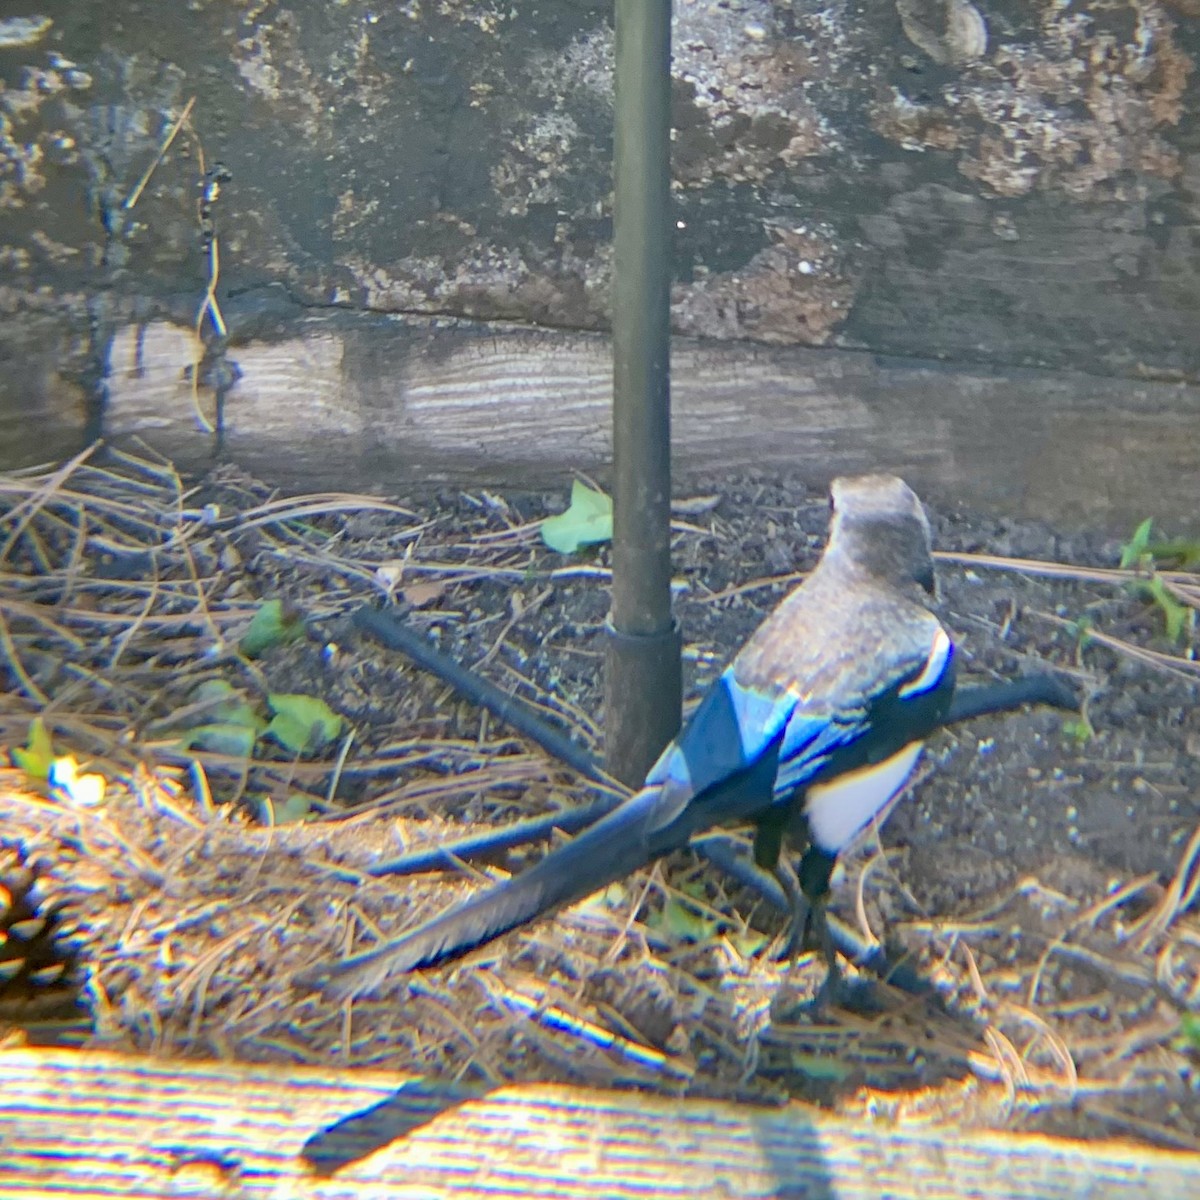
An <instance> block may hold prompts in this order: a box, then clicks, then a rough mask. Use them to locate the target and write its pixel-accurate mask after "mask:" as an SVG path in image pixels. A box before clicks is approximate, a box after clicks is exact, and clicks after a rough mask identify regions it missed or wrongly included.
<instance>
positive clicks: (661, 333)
mask: <svg viewBox="0 0 1200 1200" xmlns="http://www.w3.org/2000/svg"><path fill="white" fill-rule="evenodd" d="M616 42H617V53H616V146H615V154H614V184H615V215H614V232H613V237H614V272H615V278H614V282H613V467H614V481H613V505H614V513H613V589H612V612H611V614H610V618H609V630H608V634H609V640H608V657H607V663H606V669H605V687H604V728H605V740H606V755H605V759H606V764H605V765H606V766H607V768H608V770H609V771H610V772H611V773H612V774H613V775H615V776H617V778H619V779H621V780H623V781H624V782H626V783H628V784H631V785H636V784H638V783H640V782H641V781H642V779H643V778H644V777H645V773H646V771H647V769H648V768H649V767H650V765H651V764H652V763H653V762H654V759H655V758H656V757H657V756H658V753H659V751H660V750H661V749H662V747H663V746H664V745H665V744H666V743H667V742H668V741H669V740H670V739H671V738H672V737H673V736H674V734H675V733H676V731H677V730H678V728H679V714H680V707H681V702H682V684H681V674H680V661H679V656H680V638H679V631H678V628H677V627H676V625H675V622H674V620H673V619H672V616H671V555H670V521H671V421H670V383H669V377H668V369H669V354H670V328H669V320H670V312H669V305H670V281H671V280H670V264H671V212H670V200H671V0H616Z"/></svg>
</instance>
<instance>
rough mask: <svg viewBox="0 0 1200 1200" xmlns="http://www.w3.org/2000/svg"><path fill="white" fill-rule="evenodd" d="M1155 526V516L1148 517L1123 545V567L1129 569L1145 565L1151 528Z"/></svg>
mask: <svg viewBox="0 0 1200 1200" xmlns="http://www.w3.org/2000/svg"><path fill="white" fill-rule="evenodd" d="M1153 526H1154V518H1153V517H1147V518H1146V519H1145V520H1144V521H1143V522H1142V523H1141V524H1140V525H1139V526H1138V527H1137V529H1135V530H1134V531H1133V537H1131V538H1130V539H1129V541H1127V542H1126V543H1125V545H1123V546H1122V547H1121V569H1122V570H1125V571H1128V570H1131V569H1133V568H1135V567H1140V566H1142V565H1143V562H1144V560H1145V559H1146V557H1147V550H1148V548H1149V546H1150V530H1151V529H1152V528H1153Z"/></svg>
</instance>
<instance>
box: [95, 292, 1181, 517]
mask: <svg viewBox="0 0 1200 1200" xmlns="http://www.w3.org/2000/svg"><path fill="white" fill-rule="evenodd" d="M190 353H191V351H190V341H189V332H188V331H187V330H185V329H183V328H181V327H178V326H173V325H170V324H167V323H165V322H157V323H153V324H151V325H149V326H145V327H133V326H127V327H125V328H123V329H121V330H119V331H118V333H117V335H116V338H115V340H114V343H113V348H112V353H111V355H110V366H111V377H110V381H109V386H110V399H109V409H108V417H107V422H106V430H107V432H108V433H110V434H115V435H118V436H119V435H122V434H130V433H141V434H144V435H146V436H148V437H151V438H152V440H153V442H154V444H155V445H157V446H160V447H161V448H162V449H164V450H165V451H167V452H168V453H171V454H173V455H177V456H180V457H182V458H183V459H184V460H187V459H189V458H190V459H192V460H193V461H194V460H196V459H198V458H200V457H207V456H208V455H209V454H210V453H211V450H212V443H211V439H208V438H206V437H204V436H203V435H201V434H200V433H199V431H198V430H197V425H196V419H195V414H194V411H193V406H192V400H191V390H190V387H189V386H188V384H187V382H186V380H185V379H184V376H183V368H184V366H185V365H186V363H187V362H188V361H189V355H190ZM672 353H673V358H672V372H673V384H672V393H673V430H672V436H673V440H674V445H675V458H676V463H677V467H678V472H679V477H680V480H681V481H683V482H684V485H685V486H686V481H688V480H692V481H695V480H700V481H702V482H706V483H708V484H709V485H711V486H715V487H719V478H720V476H721V475H722V474H723V473H727V472H731V471H740V470H746V469H750V468H754V469H757V468H763V469H766V470H771V471H775V472H784V471H795V472H799V473H801V474H802V475H803V476H804V477H805V478H806V479H809V480H811V482H812V484H813V485H814V486H817V487H821V486H823V485H824V484H825V483H826V482H828V480H829V479H830V478H831V477H832V476H833V475H836V474H839V473H842V472H846V471H857V470H862V469H867V468H871V469H889V470H894V471H896V472H898V473H900V474H902V475H903V476H904V477H905V478H907V479H909V480H910V481H911V482H912V483H913V484H914V486H916V487H918V488H919V489H920V490H921V491H922V494H928V495H929V496H930V497H931V498H933V499H935V500H936V499H938V498H943V499H950V498H952V499H954V500H958V501H962V502H965V503H967V504H970V505H973V506H975V507H978V508H981V509H992V510H995V511H999V512H1002V513H1004V512H1007V513H1016V514H1020V515H1036V516H1042V517H1045V518H1046V519H1050V520H1054V519H1059V520H1061V519H1074V518H1078V517H1080V516H1086V517H1087V518H1088V520H1089V521H1090V522H1091V523H1093V524H1095V523H1107V524H1108V525H1109V526H1110V527H1111V528H1113V530H1114V531H1116V532H1127V530H1128V528H1129V526H1130V523H1131V522H1135V521H1137V520H1140V519H1142V518H1144V517H1145V516H1147V515H1151V514H1153V515H1155V516H1157V517H1159V518H1160V519H1164V518H1165V519H1168V520H1169V519H1172V518H1176V519H1187V518H1192V517H1193V516H1194V512H1195V497H1196V495H1197V494H1200V439H1197V438H1196V437H1195V436H1194V431H1195V429H1196V427H1197V425H1198V424H1200V388H1195V387H1190V386H1184V385H1179V384H1168V383H1162V382H1140V383H1134V382H1130V381H1128V380H1112V379H1100V378H1097V377H1091V376H1084V375H1072V374H1056V373H1052V372H1038V371H1017V372H993V371H989V370H987V369H976V370H969V369H954V370H951V369H948V368H945V367H943V366H940V365H938V364H932V363H920V362H910V361H889V362H883V361H880V360H879V359H877V358H875V357H874V356H871V355H867V354H860V353H851V352H844V351H828V350H824V351H822V350H811V349H805V348H797V347H755V346H749V345H744V344H728V343H726V344H716V343H706V342H698V341H694V340H690V339H685V338H680V339H676V340H675V342H674V344H673V352H672ZM231 357H233V358H234V359H235V360H236V362H237V364H238V366H239V368H240V369H241V371H242V372H243V377H242V379H241V380H240V381H239V383H238V384H237V386H236V388H234V389H233V390H232V391H231V392H230V393H229V395H228V398H227V403H226V416H227V420H228V428H227V431H226V436H225V438H224V450H225V452H226V453H229V454H231V455H232V456H233V457H234V458H235V459H236V460H237V461H239V462H242V463H243V464H246V465H248V466H249V467H250V468H251V469H261V470H262V471H265V472H267V473H268V474H269V475H270V476H271V477H272V478H278V476H279V474H280V472H283V473H284V474H285V475H288V474H290V475H291V476H293V477H294V478H295V479H296V480H297V481H298V482H300V481H302V482H303V483H305V484H312V483H313V482H314V480H319V481H322V482H338V483H339V485H340V486H344V483H345V479H346V478H348V477H352V478H355V479H360V480H361V479H367V480H375V481H378V482H380V483H383V484H385V486H388V487H390V488H391V489H396V488H401V489H403V487H404V486H405V484H406V483H409V482H411V481H414V480H428V479H431V478H434V479H436V478H447V477H448V478H454V479H457V480H464V479H466V480H473V481H477V482H483V483H493V484H497V485H501V486H503V485H506V484H508V485H511V484H513V483H514V482H521V483H526V484H528V483H535V484H536V483H553V484H554V485H556V486H559V485H561V484H562V482H563V480H564V478H565V477H566V475H567V474H568V473H569V471H570V470H571V469H572V468H584V469H591V470H596V469H603V467H604V466H605V465H606V464H607V463H608V461H609V457H610V432H609V412H610V404H611V371H612V367H611V352H610V344H609V339H608V338H607V337H604V336H601V335H595V334H579V333H552V332H537V331H531V330H527V329H514V328H508V327H505V328H489V327H486V326H463V325H451V326H446V325H439V324H437V323H428V322H403V321H400V320H396V319H387V320H381V319H379V318H351V317H346V316H341V315H339V316H336V317H330V318H315V319H308V320H305V321H302V322H299V323H297V324H293V325H291V326H289V327H288V329H287V331H286V332H284V333H282V334H281V335H280V336H277V337H275V338H274V339H266V338H263V339H259V340H256V341H253V342H250V343H248V344H246V345H244V346H239V347H237V348H236V349H235V350H234V351H232V352H231ZM206 403H207V400H206ZM714 478H715V480H716V481H717V482H715V483H714Z"/></svg>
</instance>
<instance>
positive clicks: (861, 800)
mask: <svg viewBox="0 0 1200 1200" xmlns="http://www.w3.org/2000/svg"><path fill="white" fill-rule="evenodd" d="M942 636H943V637H945V634H943V635H942ZM949 642H950V639H949V638H946V643H947V647H948V646H949ZM947 653H949V650H948V649H947ZM943 661H944V658H943ZM927 670H928V669H927ZM922 678H924V674H922ZM918 682H919V681H918ZM921 745H922V744H921V743H920V742H909V744H908V745H907V746H905V747H904V749H903V750H901V751H899V752H898V753H897V754H893V755H892V757H891V758H887V759H884V761H883V762H881V763H872V764H870V765H869V766H866V767H859V768H858V770H857V771H848V772H846V774H844V775H839V776H837V778H835V779H831V780H830V781H829V782H828V783H819V784H817V785H816V786H814V787H810V788H809V789H808V798H807V801H806V803H805V805H804V815H805V816H806V817H807V818H808V832H809V836H810V837H811V838H812V840H813V842H814V843H815V844H816V845H817V846H819V847H820V848H821V849H822V850H825V851H826V852H828V853H829V854H838V853H840V852H841V851H842V850H843V849H844V848H845V847H846V846H848V845H849V844H850V843H851V842H852V841H853V840H854V835H855V834H857V833H858V832H859V830H860V829H862V828H863V826H865V825H866V824H867V822H868V821H870V820H871V818H872V817H875V816H877V815H879V814H880V813H882V812H883V810H884V809H885V808H886V807H887V804H888V801H889V800H891V798H892V797H893V796H895V794H896V793H897V792H898V791H899V790H900V789H901V788H902V787H903V786H904V781H905V780H906V779H907V778H908V777H909V774H910V773H911V772H912V769H913V766H914V765H915V764H916V761H917V756H918V755H919V754H920V753H921Z"/></svg>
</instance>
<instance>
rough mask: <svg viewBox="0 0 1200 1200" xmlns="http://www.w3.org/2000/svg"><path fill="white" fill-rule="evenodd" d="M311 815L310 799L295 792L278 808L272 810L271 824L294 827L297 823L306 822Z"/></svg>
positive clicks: (311, 804)
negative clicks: (272, 819)
mask: <svg viewBox="0 0 1200 1200" xmlns="http://www.w3.org/2000/svg"><path fill="white" fill-rule="evenodd" d="M312 814H313V801H312V797H311V796H305V795H302V794H301V793H299V792H297V793H296V794H295V795H292V796H289V797H288V798H287V799H286V800H285V801H284V802H283V804H281V805H280V806H279V808H277V809H275V810H274V814H273V815H274V821H273V822H272V823H273V824H275V825H295V824H296V823H297V822H298V821H307V820H308V818H309V817H311V816H312Z"/></svg>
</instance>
